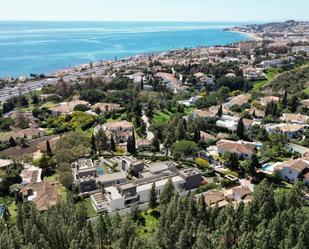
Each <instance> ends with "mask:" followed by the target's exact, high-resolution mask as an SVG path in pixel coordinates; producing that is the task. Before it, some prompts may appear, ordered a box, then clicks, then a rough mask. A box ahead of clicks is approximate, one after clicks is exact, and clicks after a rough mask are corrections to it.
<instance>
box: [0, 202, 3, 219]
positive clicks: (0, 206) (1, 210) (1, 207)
mask: <svg viewBox="0 0 309 249" xmlns="http://www.w3.org/2000/svg"><path fill="white" fill-rule="evenodd" d="M3 211H4V206H3V205H0V217H1V216H2V214H3Z"/></svg>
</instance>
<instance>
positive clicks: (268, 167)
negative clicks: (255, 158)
mask: <svg viewBox="0 0 309 249" xmlns="http://www.w3.org/2000/svg"><path fill="white" fill-rule="evenodd" d="M261 170H263V171H268V172H274V166H273V165H272V164H270V163H266V164H264V165H263V166H262V167H261Z"/></svg>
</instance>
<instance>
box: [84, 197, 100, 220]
mask: <svg viewBox="0 0 309 249" xmlns="http://www.w3.org/2000/svg"><path fill="white" fill-rule="evenodd" d="M81 202H82V203H84V205H85V207H86V209H87V215H88V217H89V218H93V217H96V216H98V214H97V212H96V211H95V210H94V208H93V206H92V205H91V199H90V197H88V198H85V199H83V200H82V201H81Z"/></svg>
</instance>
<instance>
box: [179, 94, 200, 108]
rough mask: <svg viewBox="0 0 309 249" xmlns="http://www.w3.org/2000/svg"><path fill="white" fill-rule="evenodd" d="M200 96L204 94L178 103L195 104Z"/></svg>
mask: <svg viewBox="0 0 309 249" xmlns="http://www.w3.org/2000/svg"><path fill="white" fill-rule="evenodd" d="M200 98H202V96H193V97H191V98H190V99H188V100H180V101H178V103H179V104H181V105H184V106H187V107H190V106H195V104H196V101H197V100H198V99H200Z"/></svg>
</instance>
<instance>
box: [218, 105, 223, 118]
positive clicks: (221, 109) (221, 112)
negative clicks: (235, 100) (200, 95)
mask: <svg viewBox="0 0 309 249" xmlns="http://www.w3.org/2000/svg"><path fill="white" fill-rule="evenodd" d="M222 114H223V108H222V105H220V107H219V109H218V113H217V116H218V117H222Z"/></svg>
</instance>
